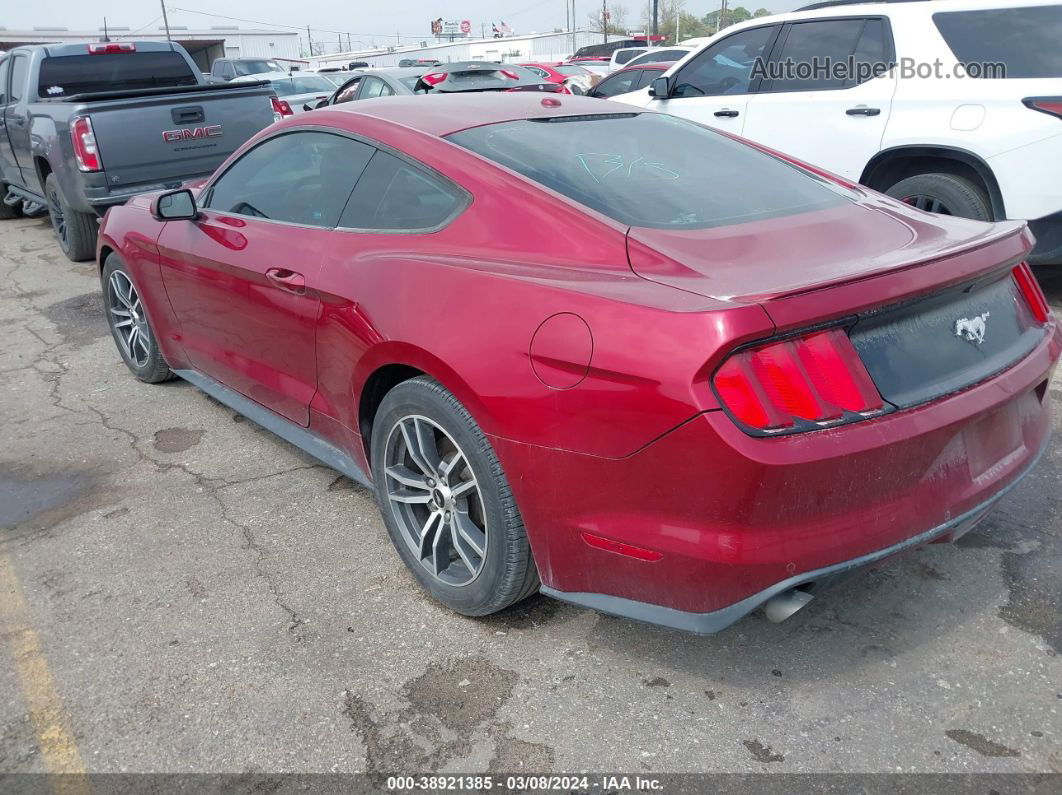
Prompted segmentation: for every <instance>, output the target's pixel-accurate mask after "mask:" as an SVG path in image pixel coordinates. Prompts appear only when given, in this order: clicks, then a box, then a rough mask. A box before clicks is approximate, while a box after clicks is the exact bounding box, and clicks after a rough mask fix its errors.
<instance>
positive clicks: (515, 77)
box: [498, 69, 520, 80]
mask: <svg viewBox="0 0 1062 795" xmlns="http://www.w3.org/2000/svg"><path fill="white" fill-rule="evenodd" d="M498 71H499V72H501V73H502V74H503V75H505V76H506V77H508V78H509V79H510V80H519V79H520V75H518V74H517V73H516V72H511V71H509V70H508V69H499V70H498Z"/></svg>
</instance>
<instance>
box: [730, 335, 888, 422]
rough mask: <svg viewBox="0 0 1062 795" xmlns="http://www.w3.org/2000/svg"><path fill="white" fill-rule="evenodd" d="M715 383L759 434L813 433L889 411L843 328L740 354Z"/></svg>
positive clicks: (737, 415) (734, 412) (733, 410)
mask: <svg viewBox="0 0 1062 795" xmlns="http://www.w3.org/2000/svg"><path fill="white" fill-rule="evenodd" d="M712 384H713V386H714V387H715V392H716V394H717V395H718V396H719V399H720V400H721V401H722V403H723V405H724V406H725V407H726V409H727V410H728V411H729V412H730V414H731V415H733V417H734V418H735V419H736V420H738V421H739V422H740V423H742V424H744V425H746V426H748V427H750V428H754V429H756V430H758V431H766V432H778V431H786V430H812V429H814V428H820V427H825V426H828V425H831V424H839V423H842V422H846V421H850V420H854V419H861V418H863V417H866V416H869V415H872V414H874V413H877V412H880V411H882V410H884V409H885V408H886V404H885V401H884V400H882V399H881V395H879V394H878V390H877V387H875V386H874V382H873V381H872V380H871V378H870V374H869V373H867V369H866V367H864V366H863V362H862V361H861V360H860V358H859V354H858V353H856V350H855V348H854V347H853V345H852V342H851V340H849V339H848V335H847V334H846V333H845V332H844V330H843V329H839V328H833V329H826V330H824V331H814V332H811V333H810V334H805V335H803V336H800V337H793V338H790V339H785V340H779V341H777V342H771V343H767V344H766V345H757V346H755V347H752V348H745V349H744V350H740V351H738V352H737V353H735V354H733V355H732V356H730V358H729V359H727V360H726V361H725V362H724V363H723V365H722V366H721V367H720V368H719V369H718V370H717V371H716V373H715V376H714V377H713V378H712Z"/></svg>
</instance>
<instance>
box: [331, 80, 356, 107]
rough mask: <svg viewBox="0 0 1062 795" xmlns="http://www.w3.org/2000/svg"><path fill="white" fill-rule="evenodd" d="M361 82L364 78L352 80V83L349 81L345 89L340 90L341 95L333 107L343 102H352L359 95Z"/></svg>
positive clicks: (339, 94) (344, 86)
mask: <svg viewBox="0 0 1062 795" xmlns="http://www.w3.org/2000/svg"><path fill="white" fill-rule="evenodd" d="M361 80H362V78H360V77H356V78H354V79H353V80H351V81H349V82H347V83H344V84H343V87H342V88H341V89H340V90H339V93H338V94H337V95H336V101H335V102H333V103H332V104H333V105H338V104H340V103H341V102H350V101H351V100H352V99H354V97H356V96H357V95H358V88H360V87H361Z"/></svg>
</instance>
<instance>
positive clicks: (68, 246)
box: [44, 174, 99, 262]
mask: <svg viewBox="0 0 1062 795" xmlns="http://www.w3.org/2000/svg"><path fill="white" fill-rule="evenodd" d="M44 192H45V194H47V199H48V216H49V217H50V218H51V219H52V229H53V230H54V231H55V238H56V240H58V241H59V248H61V249H62V250H63V253H64V254H66V257H67V259H69V260H71V261H72V262H84V261H85V260H89V259H92V257H93V255H94V254H95V252H96V236H97V234H98V233H99V226H98V225H97V223H96V216H95V215H92V214H91V213H82V212H78V211H77V210H75V209H73V208H72V207H71V206H70V203H69V202H67V200H66V197H65V196H64V195H63V191H62V188H60V187H59V181H58V180H57V179H56V178H55V174H49V175H48V179H46V180H45V181H44Z"/></svg>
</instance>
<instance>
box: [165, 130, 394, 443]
mask: <svg viewBox="0 0 1062 795" xmlns="http://www.w3.org/2000/svg"><path fill="white" fill-rule="evenodd" d="M372 152H373V149H372V147H371V146H368V145H367V144H364V143H361V142H359V141H355V140H353V139H351V138H348V137H345V136H343V135H339V134H333V133H326V132H320V131H314V130H298V129H297V130H294V131H286V132H283V133H280V134H278V135H275V136H273V137H271V138H268V139H266V140H265V141H263V142H261V143H259V144H257V145H256V146H254V147H253V148H251V149H250V150H248V151H247V152H246V153H245V154H243V155H242V156H241V157H240V158H239V159H238V160H237V161H236V162H235V163H233V164H232V165H231V166H229V167H228V168H227V169H226V170H225V171H224V172H223V173H221V174H220V175H219V176H217V177H215V178H214V179H213V180H212V181H211V183H210V184H209V185H208V186H207V187H206V188H205V189H204V191H203V192H202V193H201V194H200V196H201V199H202V202H201V203H202V213H201V216H200V217H199V218H198V219H197V220H195V221H171V222H169V223H167V224H166V226H165V227H164V228H163V230H162V234H161V235H160V236H159V239H158V247H159V251H160V254H161V264H162V272H163V282H164V284H165V286H166V293H167V295H168V296H169V299H170V303H171V305H172V307H173V310H174V312H175V314H176V316H177V320H178V322H179V324H180V328H181V343H182V345H183V348H184V352H185V355H186V356H187V358H188V361H189V362H190V363H191V365H192V366H193V367H194V368H195V369H196V370H198V371H200V372H202V373H204V374H206V375H208V376H210V377H211V378H213V379H215V380H217V381H220V382H221V383H223V384H225V385H226V386H228V387H230V388H232V389H234V390H236V391H237V392H240V393H242V394H243V395H245V396H246V397H249V398H251V399H252V400H255V401H257V402H258V403H260V404H262V405H263V406H265V407H266V408H269V409H272V410H273V411H275V412H276V413H277V414H280V415H281V416H283V417H286V418H287V419H289V420H292V421H294V422H297V423H299V424H300V425H303V426H306V425H308V423H309V404H310V400H311V399H312V397H313V394H314V392H315V390H316V387H317V364H316V359H315V353H314V335H315V332H314V328H315V324H316V322H317V314H318V311H319V309H320V297H319V285H318V278H319V276H320V273H321V271H322V268H324V267H326V265H328V263H329V261H330V260H331V259H332V258H334V257H337V256H338V254H337V253H336V251H335V245H334V243H335V239H334V236H335V234H336V233H335V231H334V230H335V226H336V224H337V222H338V220H339V216H340V213H341V212H342V210H343V207H344V205H345V204H346V202H347V200H348V198H349V197H350V192H351V190H352V189H353V187H354V184H355V183H356V182H357V179H358V177H359V176H360V174H361V172H362V170H363V169H364V167H365V165H366V164H367V163H368V162H369V158H370V157H371V156H372Z"/></svg>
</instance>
